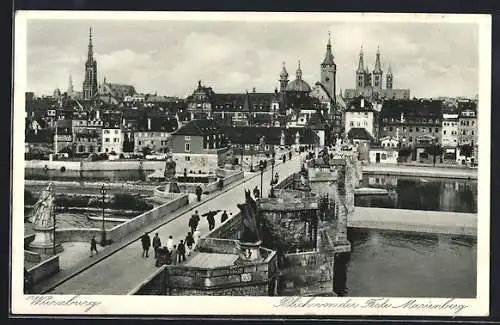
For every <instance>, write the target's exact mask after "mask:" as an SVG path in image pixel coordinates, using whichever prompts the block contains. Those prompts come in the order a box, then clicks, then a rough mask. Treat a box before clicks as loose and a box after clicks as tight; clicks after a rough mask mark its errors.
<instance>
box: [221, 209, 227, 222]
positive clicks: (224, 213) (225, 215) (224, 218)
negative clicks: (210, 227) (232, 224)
mask: <svg viewBox="0 0 500 325" xmlns="http://www.w3.org/2000/svg"><path fill="white" fill-rule="evenodd" d="M228 218H229V216H228V215H227V212H226V210H224V212H223V213H222V215H221V216H220V223H223V222H224V221H226V220H227V219H228Z"/></svg>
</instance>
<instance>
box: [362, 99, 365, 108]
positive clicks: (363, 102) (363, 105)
mask: <svg viewBox="0 0 500 325" xmlns="http://www.w3.org/2000/svg"><path fill="white" fill-rule="evenodd" d="M364 107H365V99H364V98H361V108H364Z"/></svg>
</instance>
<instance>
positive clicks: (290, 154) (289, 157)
mask: <svg viewBox="0 0 500 325" xmlns="http://www.w3.org/2000/svg"><path fill="white" fill-rule="evenodd" d="M290 159H292V152H291V151H290V152H289V153H288V160H290Z"/></svg>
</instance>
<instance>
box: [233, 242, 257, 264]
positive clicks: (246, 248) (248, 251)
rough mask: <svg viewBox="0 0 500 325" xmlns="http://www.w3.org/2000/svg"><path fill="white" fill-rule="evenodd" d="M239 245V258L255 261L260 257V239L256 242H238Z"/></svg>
mask: <svg viewBox="0 0 500 325" xmlns="http://www.w3.org/2000/svg"><path fill="white" fill-rule="evenodd" d="M238 243H239V245H240V260H241V261H248V262H250V261H256V260H260V259H262V256H261V255H260V245H262V241H261V240H259V241H258V242H256V243H245V242H241V241H240V242H238Z"/></svg>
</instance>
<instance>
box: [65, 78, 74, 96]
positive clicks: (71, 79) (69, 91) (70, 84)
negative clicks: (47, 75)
mask: <svg viewBox="0 0 500 325" xmlns="http://www.w3.org/2000/svg"><path fill="white" fill-rule="evenodd" d="M66 93H67V95H68V97H73V95H74V93H75V90H74V89H73V78H72V77H71V75H70V76H69V81H68V91H67V92H66Z"/></svg>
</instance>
